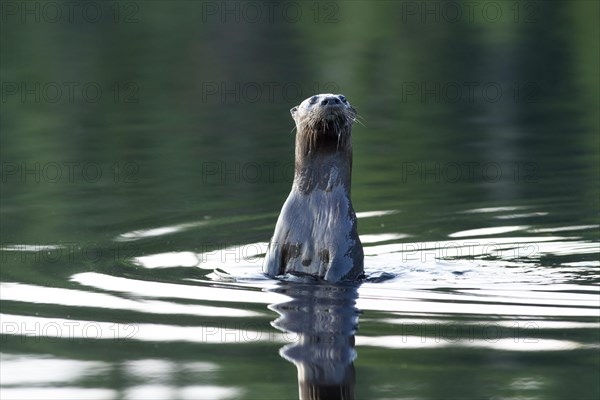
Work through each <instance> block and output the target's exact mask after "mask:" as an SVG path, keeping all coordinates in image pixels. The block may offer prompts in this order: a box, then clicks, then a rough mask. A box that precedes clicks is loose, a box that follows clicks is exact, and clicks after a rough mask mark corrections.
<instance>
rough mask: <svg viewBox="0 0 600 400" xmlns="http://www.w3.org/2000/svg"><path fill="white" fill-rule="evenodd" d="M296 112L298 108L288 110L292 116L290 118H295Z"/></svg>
mask: <svg viewBox="0 0 600 400" xmlns="http://www.w3.org/2000/svg"><path fill="white" fill-rule="evenodd" d="M296 111H298V106H296V107H292V108H291V109H290V113H291V114H292V118H296Z"/></svg>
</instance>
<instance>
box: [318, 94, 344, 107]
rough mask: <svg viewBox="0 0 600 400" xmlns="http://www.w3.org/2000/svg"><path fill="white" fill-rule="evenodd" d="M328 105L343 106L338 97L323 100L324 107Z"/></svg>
mask: <svg viewBox="0 0 600 400" xmlns="http://www.w3.org/2000/svg"><path fill="white" fill-rule="evenodd" d="M328 104H329V105H333V104H341V101H340V99H338V98H337V97H334V96H329V97H325V98H324V99H323V100H321V105H322V106H326V105H328Z"/></svg>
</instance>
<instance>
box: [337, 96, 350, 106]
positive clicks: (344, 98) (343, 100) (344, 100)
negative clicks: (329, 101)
mask: <svg viewBox="0 0 600 400" xmlns="http://www.w3.org/2000/svg"><path fill="white" fill-rule="evenodd" d="M338 97H339V98H340V100H341V101H342V103H344V104H346V103H347V102H348V100H346V96H342V95H339V96H338Z"/></svg>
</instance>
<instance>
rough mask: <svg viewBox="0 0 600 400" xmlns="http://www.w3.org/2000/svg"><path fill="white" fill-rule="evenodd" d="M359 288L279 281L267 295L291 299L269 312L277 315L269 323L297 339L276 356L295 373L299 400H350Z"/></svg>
mask: <svg viewBox="0 0 600 400" xmlns="http://www.w3.org/2000/svg"><path fill="white" fill-rule="evenodd" d="M357 288H358V285H356V284H344V285H341V284H335V285H334V284H329V283H327V282H312V283H297V282H281V283H280V284H279V286H278V287H277V288H276V289H273V290H272V291H274V292H277V293H281V294H284V295H286V296H289V297H290V298H291V300H289V301H286V302H283V303H278V304H273V305H271V306H270V307H269V308H270V309H272V310H274V311H276V312H277V313H279V314H280V316H279V317H278V318H277V319H276V320H275V321H273V323H272V325H273V326H274V327H275V328H277V329H280V330H282V331H285V332H292V333H294V334H296V335H297V336H298V340H297V342H296V343H293V344H288V345H286V346H284V347H282V348H281V350H280V352H279V354H280V355H281V356H282V357H284V358H285V359H286V360H288V361H290V362H292V363H294V364H295V365H296V368H297V369H298V387H299V392H300V398H301V399H311V400H317V399H321V400H326V399H332V400H333V399H354V381H355V377H354V364H353V360H354V358H356V352H355V350H354V334H355V332H356V329H357V324H358V313H359V312H358V309H357V308H356V307H355V303H356V298H357V297H358V293H357Z"/></svg>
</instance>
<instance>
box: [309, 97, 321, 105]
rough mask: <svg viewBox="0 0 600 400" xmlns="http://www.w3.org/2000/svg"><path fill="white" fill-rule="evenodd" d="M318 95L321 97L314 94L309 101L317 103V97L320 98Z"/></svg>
mask: <svg viewBox="0 0 600 400" xmlns="http://www.w3.org/2000/svg"><path fill="white" fill-rule="evenodd" d="M318 97H319V96H313V97H311V98H310V100H309V103H310V104H315V103H316V102H317V98H318Z"/></svg>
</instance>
